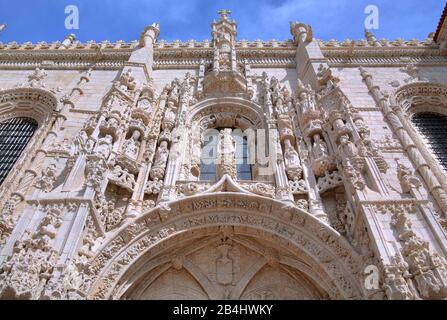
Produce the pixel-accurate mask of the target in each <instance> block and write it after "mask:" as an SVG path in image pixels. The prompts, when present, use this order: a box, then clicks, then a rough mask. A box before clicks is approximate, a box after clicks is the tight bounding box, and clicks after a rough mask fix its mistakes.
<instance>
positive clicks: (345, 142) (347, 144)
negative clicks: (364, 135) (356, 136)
mask: <svg viewBox="0 0 447 320" xmlns="http://www.w3.org/2000/svg"><path fill="white" fill-rule="evenodd" d="M338 151H339V155H340V157H341V158H342V161H343V163H348V162H349V163H350V162H351V159H353V158H355V157H357V156H358V150H357V147H356V146H355V145H354V143H352V141H350V140H349V136H347V135H342V136H341V137H340V145H339V146H338Z"/></svg>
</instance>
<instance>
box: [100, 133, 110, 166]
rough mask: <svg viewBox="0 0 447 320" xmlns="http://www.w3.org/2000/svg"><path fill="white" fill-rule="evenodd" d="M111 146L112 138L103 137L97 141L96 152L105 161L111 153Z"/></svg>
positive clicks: (108, 135)
mask: <svg viewBox="0 0 447 320" xmlns="http://www.w3.org/2000/svg"><path fill="white" fill-rule="evenodd" d="M112 144H113V138H112V136H111V135H110V134H107V135H106V136H105V137H103V138H101V139H99V141H98V147H97V149H96V152H97V153H98V154H99V155H101V156H103V157H104V159H106V160H107V159H108V158H109V156H110V153H111V152H112Z"/></svg>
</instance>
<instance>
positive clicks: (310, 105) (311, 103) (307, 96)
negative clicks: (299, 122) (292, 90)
mask: <svg viewBox="0 0 447 320" xmlns="http://www.w3.org/2000/svg"><path fill="white" fill-rule="evenodd" d="M298 81H299V84H298V86H299V87H300V83H301V86H302V89H301V91H300V93H299V100H300V103H301V110H302V112H303V114H304V113H307V112H310V111H315V99H314V97H313V94H312V93H313V91H312V89H311V88H310V85H309V86H308V87H305V86H304V84H303V83H302V82H301V81H300V80H298Z"/></svg>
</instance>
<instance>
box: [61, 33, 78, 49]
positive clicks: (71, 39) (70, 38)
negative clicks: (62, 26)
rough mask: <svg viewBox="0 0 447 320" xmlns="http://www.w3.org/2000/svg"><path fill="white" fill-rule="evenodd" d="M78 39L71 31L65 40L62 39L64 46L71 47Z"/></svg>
mask: <svg viewBox="0 0 447 320" xmlns="http://www.w3.org/2000/svg"><path fill="white" fill-rule="evenodd" d="M75 40H76V35H75V34H73V33H71V34H69V35H68V36H66V37H65V39H64V41H62V47H65V48H67V47H69V46H70V45H71V44H72V43H73V42H74V41H75Z"/></svg>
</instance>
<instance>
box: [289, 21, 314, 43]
mask: <svg viewBox="0 0 447 320" xmlns="http://www.w3.org/2000/svg"><path fill="white" fill-rule="evenodd" d="M290 33H291V34H292V36H293V41H294V43H295V44H296V45H298V44H299V43H301V42H311V41H312V39H313V31H312V27H311V26H310V25H306V24H304V23H301V22H293V21H291V22H290Z"/></svg>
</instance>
